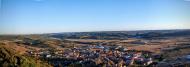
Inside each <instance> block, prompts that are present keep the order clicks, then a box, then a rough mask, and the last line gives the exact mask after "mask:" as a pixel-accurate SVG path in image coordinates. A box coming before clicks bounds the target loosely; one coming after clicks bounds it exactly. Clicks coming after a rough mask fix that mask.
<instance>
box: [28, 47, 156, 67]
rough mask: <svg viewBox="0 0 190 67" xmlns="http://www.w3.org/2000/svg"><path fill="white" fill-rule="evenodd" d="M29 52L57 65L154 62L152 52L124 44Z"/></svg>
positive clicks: (148, 63)
mask: <svg viewBox="0 0 190 67" xmlns="http://www.w3.org/2000/svg"><path fill="white" fill-rule="evenodd" d="M28 53H29V55H31V56H35V57H40V58H44V59H48V61H50V63H52V64H54V65H55V66H58V65H62V66H68V65H70V64H75V63H77V64H81V65H83V66H85V65H87V66H91V65H96V66H115V67H124V66H129V65H143V66H148V65H150V64H151V63H153V60H152V57H151V53H150V52H142V51H141V52H140V51H131V50H127V49H126V48H124V47H122V46H102V45H88V46H84V47H81V48H77V47H74V46H73V48H70V49H64V50H58V49H44V50H38V51H28ZM60 59H62V60H60Z"/></svg>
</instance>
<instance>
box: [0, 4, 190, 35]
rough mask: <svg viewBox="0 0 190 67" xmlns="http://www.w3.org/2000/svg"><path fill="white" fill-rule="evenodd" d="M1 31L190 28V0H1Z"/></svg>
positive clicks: (3, 32) (26, 32) (36, 32)
mask: <svg viewBox="0 0 190 67" xmlns="http://www.w3.org/2000/svg"><path fill="white" fill-rule="evenodd" d="M0 12H1V18H2V21H1V23H0V34H38V33H58V32H89V31H133V30H168V29H190V1H189V0H0Z"/></svg>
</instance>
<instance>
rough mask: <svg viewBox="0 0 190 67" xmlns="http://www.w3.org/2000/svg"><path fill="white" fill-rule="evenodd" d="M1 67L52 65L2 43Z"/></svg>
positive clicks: (0, 49)
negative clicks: (21, 53) (22, 53)
mask: <svg viewBox="0 0 190 67" xmlns="http://www.w3.org/2000/svg"><path fill="white" fill-rule="evenodd" d="M0 67H51V66H50V65H48V64H47V63H44V62H42V61H40V60H34V59H33V58H31V57H27V56H22V55H20V54H18V53H15V52H14V51H13V50H12V49H10V48H6V47H4V46H2V45H0Z"/></svg>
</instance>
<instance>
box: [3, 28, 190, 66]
mask: <svg viewBox="0 0 190 67" xmlns="http://www.w3.org/2000/svg"><path fill="white" fill-rule="evenodd" d="M28 66H29V67H190V30H189V29H177V30H140V31H96V32H63V33H47V34H28V35H0V67H28Z"/></svg>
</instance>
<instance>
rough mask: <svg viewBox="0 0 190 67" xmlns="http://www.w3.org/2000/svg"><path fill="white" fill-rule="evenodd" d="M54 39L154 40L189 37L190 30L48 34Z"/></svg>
mask: <svg viewBox="0 0 190 67" xmlns="http://www.w3.org/2000/svg"><path fill="white" fill-rule="evenodd" d="M47 35H48V36H49V37H54V38H61V39H65V38H71V39H79V38H80V39H126V38H133V37H139V38H152V37H175V36H189V35H190V29H179V30H140V31H99V32H69V33H51V34H47Z"/></svg>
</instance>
